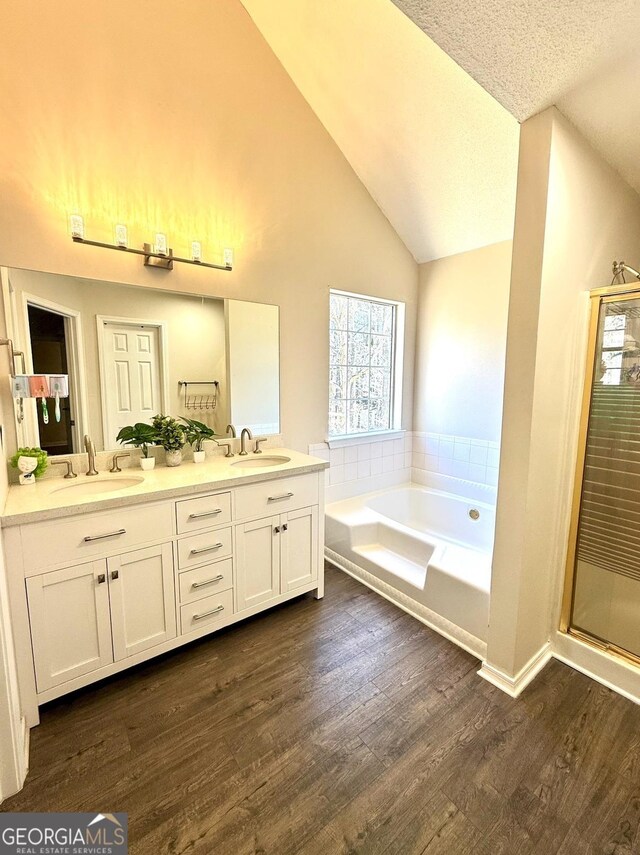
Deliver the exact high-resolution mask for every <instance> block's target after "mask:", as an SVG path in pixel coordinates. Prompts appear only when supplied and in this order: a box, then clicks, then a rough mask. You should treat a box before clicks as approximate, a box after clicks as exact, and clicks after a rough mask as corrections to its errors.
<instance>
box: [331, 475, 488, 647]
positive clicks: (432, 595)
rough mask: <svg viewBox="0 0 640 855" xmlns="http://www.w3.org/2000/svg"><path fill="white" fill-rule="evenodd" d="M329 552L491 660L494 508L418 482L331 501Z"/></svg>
mask: <svg viewBox="0 0 640 855" xmlns="http://www.w3.org/2000/svg"><path fill="white" fill-rule="evenodd" d="M325 523H326V557H327V559H328V560H329V561H330V562H332V563H333V564H335V565H336V566H338V567H340V568H341V569H342V570H345V571H346V572H348V573H350V574H351V575H352V576H355V577H356V578H359V579H360V580H361V581H363V582H365V584H367V585H369V587H371V588H373V589H374V590H376V591H378V592H379V593H381V594H382V595H383V596H385V597H387V599H389V600H391V601H392V602H394V603H396V604H397V605H399V606H400V607H401V608H403V609H405V611H408V612H410V613H411V614H413V615H415V616H416V617H418V618H419V619H420V620H422V621H423V622H425V623H427V624H428V625H429V626H431V627H432V628H433V629H435V630H436V631H438V632H440V633H441V634H443V635H445V636H446V637H447V638H450V639H451V640H452V641H455V642H456V643H457V644H459V645H460V646H461V647H464V648H465V649H466V650H468V651H470V652H471V653H473V654H474V655H475V656H478V657H480V658H484V656H485V654H486V641H487V625H488V622H489V589H490V584H491V556H492V551H493V534H494V527H495V508H494V507H493V506H492V505H490V504H487V503H484V502H478V501H475V500H472V499H465V498H461V497H459V496H455V495H453V494H451V493H445V492H443V491H441V490H434V489H430V488H427V487H420V486H417V485H415V486H414V485H407V486H403V487H393V488H390V489H387V490H382V491H380V492H375V493H367V494H365V495H363V496H357V497H356V498H352V499H346V500H344V501H340V502H332V503H330V504H328V505H327V506H326V508H325Z"/></svg>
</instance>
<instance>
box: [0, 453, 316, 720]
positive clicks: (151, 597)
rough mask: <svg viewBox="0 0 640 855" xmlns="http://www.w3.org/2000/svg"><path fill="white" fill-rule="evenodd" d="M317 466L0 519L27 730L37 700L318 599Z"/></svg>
mask: <svg viewBox="0 0 640 855" xmlns="http://www.w3.org/2000/svg"><path fill="white" fill-rule="evenodd" d="M292 453H293V452H292ZM305 460H309V458H305ZM312 463H313V464H314V470H315V471H311V472H309V471H308V469H307V471H306V472H305V473H304V474H295V473H294V472H287V474H286V476H283V475H282V474H281V475H280V476H278V477H272V478H268V477H263V479H262V480H259V481H256V480H254V479H253V478H252V479H251V483H248V484H247V483H246V480H247V479H245V478H242V479H237V481H238V483H235V480H234V481H230V480H229V479H228V477H227V484H229V483H231V486H226V488H225V489H217V490H216V489H215V486H216V485H215V482H213V483H210V484H208V485H207V484H202V489H201V490H198V492H194V489H193V488H191V489H190V491H189V495H188V496H187V497H184V496H181V495H180V494H179V493H178V495H177V496H176V497H175V498H165V499H163V500H162V501H158V498H157V497H156V498H155V501H154V494H153V493H151V495H149V494H147V495H145V496H144V497H141V498H140V501H139V502H131V501H129V502H127V504H126V506H125V507H116V508H113V504H111V505H107V507H108V508H110V509H109V510H101V509H100V508H101V507H104V505H103V504H102V503H101V502H96V504H95V505H94V506H93V508H92V509H91V510H90V511H88V512H85V513H80V512H79V511H77V512H76V511H75V509H74V513H71V514H68V515H64V516H62V517H61V518H49V517H47V516H46V514H45V513H43V514H42V515H37V514H35V513H34V514H33V521H31V519H32V518H31V517H29V519H27V520H26V521H25V520H24V519H22V520H21V522H20V523H19V524H16V525H12V526H11V525H10V526H7V525H6V522H5V524H4V527H5V538H4V541H5V558H6V562H7V566H8V568H9V569H10V573H11V578H10V585H11V608H12V613H13V617H14V630H15V636H16V649H17V652H18V661H19V671H20V684H21V693H22V697H23V702H24V707H25V714H26V717H27V721H28V723H29V724H30V725H33V724H36V723H37V721H38V713H37V707H38V704H41V703H45V702H47V701H49V700H52V699H53V698H56V697H58V696H60V695H63V694H65V693H67V692H71V691H74V690H75V689H78V688H80V687H82V686H85V685H87V684H88V683H91V682H94V681H96V680H99V679H102V678H103V677H107V676H109V675H111V674H114V673H116V672H118V671H121V670H123V669H124V668H127V667H129V666H130V665H134V664H137V663H139V662H142V661H144V660H145V659H148V658H150V657H152V656H156V655H158V654H160V653H164V652H166V651H168V650H171V649H173V648H175V647H177V646H179V645H181V644H186V643H188V642H189V641H191V640H193V639H196V638H199V637H201V636H203V635H207V634H209V633H212V632H215V631H216V630H218V629H221V628H222V627H224V626H228V625H229V624H230V623H234V622H236V621H238V620H242V618H244V617H248V616H249V615H250V614H255V613H256V612H259V611H261V610H262V609H266V608H269V607H270V606H272V605H276V604H278V603H282V602H284V601H286V600H288V599H291V598H293V597H296V596H299V595H300V594H302V593H305V592H307V591H314V593H315V595H316V597H318V598H320V597H322V596H323V594H324V576H323V572H322V562H321V556H322V550H323V537H324V531H323V516H322V513H321V501H320V500H321V497H322V496H323V494H324V475H323V472H322V469H323V468H324V467H323V466H322V464H321V463H320V461H312ZM318 464H319V465H318ZM306 465H307V466H308V464H306ZM201 471H202V470H201V469H200V468H199V467H194V476H195V475H199V473H200V472H201ZM170 477H171V472H170V470H169V471H168V473H167V475H166V478H167V480H169V478H170ZM194 486H196V488H198V487H200V483H199V482H198V483H197V484H196V485H194ZM20 489H22V488H20ZM21 495H22V494H21ZM165 495H166V494H165ZM43 517H44V518H43Z"/></svg>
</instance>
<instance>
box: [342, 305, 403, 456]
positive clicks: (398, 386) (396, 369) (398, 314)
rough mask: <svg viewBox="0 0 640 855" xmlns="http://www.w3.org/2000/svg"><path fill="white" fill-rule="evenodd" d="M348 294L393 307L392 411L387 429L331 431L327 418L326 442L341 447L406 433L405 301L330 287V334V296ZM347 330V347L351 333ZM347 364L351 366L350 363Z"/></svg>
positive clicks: (394, 437)
mask: <svg viewBox="0 0 640 855" xmlns="http://www.w3.org/2000/svg"><path fill="white" fill-rule="evenodd" d="M334 295H335V296H338V297H348V298H350V299H353V300H365V301H367V302H370V303H377V304H382V305H385V306H392V307H393V310H394V311H393V325H392V330H391V366H390V378H389V380H390V384H391V388H390V402H389V404H390V414H389V424H390V427H389V428H385V429H384V430H369V431H359V432H358V433H345V434H331V433H330V432H329V421H328V418H327V443H329V446H330V447H331V446H334V447H340V446H341V445H349V444H354V445H355V444H358V443H364V442H368V441H370V440H371V439H373V438H376V437H380V439H396V438H399V437H401V436H403V435H404V431H403V430H402V428H401V424H402V391H403V389H402V387H403V380H404V330H405V303H404V302H402V301H401V300H392V299H389V298H386V297H375V296H373V295H371V294H363V293H358V292H356V291H343V290H342V289H339V288H330V289H329V326H328V328H327V333H328V334H329V335H330V334H331V297H332V296H334ZM346 332H347V348H348V336H349V332H350V331H349V330H347V331H346ZM332 367H333V366H332V365H331V349H329V375H330V374H331V369H332ZM347 367H348V366H347ZM328 404H329V406H328V407H327V417H328V415H329V410H330V404H331V397H329V399H328Z"/></svg>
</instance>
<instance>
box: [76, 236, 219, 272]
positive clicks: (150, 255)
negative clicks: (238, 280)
mask: <svg viewBox="0 0 640 855" xmlns="http://www.w3.org/2000/svg"><path fill="white" fill-rule="evenodd" d="M71 239H72V241H73V242H74V243H84V244H86V245H87V246H99V247H102V249H115V250H116V251H117V252H130V253H133V255H142V256H144V260H145V264H146V265H147V266H149V267H160V268H162V269H164V270H172V269H173V262H174V261H179V262H180V264H193V265H195V266H196V267H211V268H212V269H214V270H233V265H230V264H210V263H209V262H208V261H194V260H193V259H191V258H181V257H180V256H179V255H173V253H172V251H171V249H169V250H168V252H167V253H166V254H162V253H159V252H154V251H153V248H152V246H151V244H145V245H144V248H143V249H134V248H133V247H131V246H117V245H116V244H113V243H103V242H102V241H99V240H88V239H87V238H84V237H80V236H79V235H71ZM151 259H157V261H156V262H152V261H151ZM160 262H166V263H165V264H162V263H160Z"/></svg>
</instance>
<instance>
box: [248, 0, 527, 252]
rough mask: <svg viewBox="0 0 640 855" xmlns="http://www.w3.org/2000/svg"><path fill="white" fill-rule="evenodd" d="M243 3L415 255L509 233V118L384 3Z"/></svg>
mask: <svg viewBox="0 0 640 855" xmlns="http://www.w3.org/2000/svg"><path fill="white" fill-rule="evenodd" d="M242 2H243V4H244V6H245V8H246V10H247V11H248V13H249V14H250V15H251V17H252V19H253V21H254V22H255V24H256V26H257V27H258V29H259V30H260V31H261V33H262V35H263V36H264V38H265V39H266V41H267V42H268V43H269V45H270V46H271V48H272V50H273V51H274V53H275V54H276V56H277V57H278V59H279V60H280V62H281V63H282V65H283V66H284V68H285V69H286V71H287V72H288V74H289V75H290V77H291V78H292V80H293V82H294V83H295V84H296V86H297V87H298V89H299V90H300V92H301V93H302V95H303V96H304V98H305V99H306V100H307V102H308V103H309V105H310V106H311V108H312V109H313V111H314V112H315V113H316V115H317V116H318V118H319V119H320V121H321V122H322V123H323V124H324V126H325V128H326V129H327V131H328V132H329V134H330V135H331V136H332V137H333V139H334V140H335V142H336V143H337V145H338V146H339V148H340V149H341V151H342V152H343V154H344V156H345V157H346V158H347V160H348V161H349V163H350V164H351V166H352V168H353V169H354V170H355V172H356V173H357V174H358V176H359V177H360V179H361V180H362V182H363V183H364V184H365V186H366V187H367V189H368V190H369V192H370V194H371V195H372V197H373V198H374V199H375V201H376V202H377V204H378V205H379V206H380V208H381V209H382V211H383V212H384V213H385V215H386V216H387V217H388V219H389V221H390V222H391V224H392V226H393V227H394V228H395V230H396V232H397V233H398V234H399V235H400V237H401V238H402V240H403V241H404V242H405V244H406V246H407V247H408V248H409V250H410V251H411V252H412V253H413V255H414V257H415V258H416V260H417V261H419V262H422V261H428V260H431V259H434V258H440V257H443V256H447V255H452V254H454V253H458V252H463V251H466V250H470V249H474V248H476V247H480V246H485V245H487V244H491V243H496V242H498V241H501V240H506V239H509V238H511V237H512V233H513V217H514V206H515V187H516V170H517V155H518V133H519V129H518V124H517V121H516V119H515V118H514V117H513V116H512V115H510V114H509V112H508V111H507V110H506V109H505V108H504V107H503V106H501V105H500V104H499V103H498V102H497V101H496V100H495V99H494V98H493V97H492V96H491V95H489V94H488V93H487V92H486V91H485V89H483V88H482V86H480V85H479V83H477V82H476V81H475V80H473V79H472V78H471V77H470V76H469V75H468V74H467V73H466V72H465V71H463V70H462V69H461V68H460V67H459V66H458V65H457V64H456V62H454V60H453V59H451V57H450V56H448V55H447V53H445V52H444V51H443V50H442V49H441V48H440V47H438V46H437V45H436V44H435V43H434V42H433V41H432V40H431V39H429V38H426V37H425V35H424V33H422V32H421V31H420V29H419V28H418V27H416V26H415V25H414V24H413V23H412V22H411V21H410V20H409V19H408V18H407V17H406V16H405V15H404V14H403V13H402V12H401V11H400V10H399V9H398V8H396V6H394V5H393V3H392V2H391V0H348V2H345V0H323V2H322V3H319V2H317V0H278V2H273V0H242ZM460 2H461V3H462V2H463V0H460Z"/></svg>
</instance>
